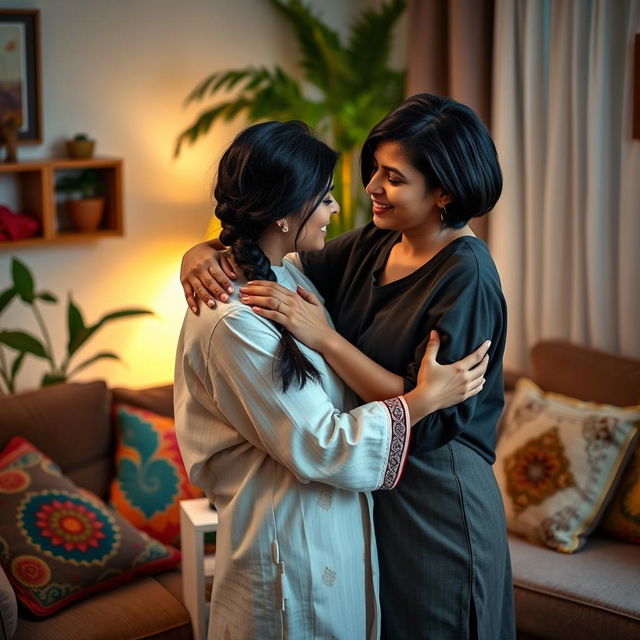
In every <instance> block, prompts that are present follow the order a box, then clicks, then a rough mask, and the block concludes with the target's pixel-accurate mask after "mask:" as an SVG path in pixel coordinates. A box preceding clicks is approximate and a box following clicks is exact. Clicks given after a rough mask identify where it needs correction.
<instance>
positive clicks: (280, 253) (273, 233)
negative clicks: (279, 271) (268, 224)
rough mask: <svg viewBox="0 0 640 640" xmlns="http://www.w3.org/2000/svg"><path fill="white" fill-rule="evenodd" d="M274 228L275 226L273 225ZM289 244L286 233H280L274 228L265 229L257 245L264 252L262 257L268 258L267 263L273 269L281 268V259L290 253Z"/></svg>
mask: <svg viewBox="0 0 640 640" xmlns="http://www.w3.org/2000/svg"><path fill="white" fill-rule="evenodd" d="M273 227H275V225H273ZM289 244H290V238H289V235H288V234H287V233H282V232H281V231H277V230H276V229H274V228H269V229H265V231H264V233H263V234H262V236H261V238H260V240H258V245H259V246H260V248H261V249H262V251H263V252H264V255H265V256H267V258H269V262H270V263H271V266H273V267H280V266H282V258H284V257H285V256H286V255H287V253H289V252H290V249H289V248H288V247H289Z"/></svg>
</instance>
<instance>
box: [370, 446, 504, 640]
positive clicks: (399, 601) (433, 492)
mask: <svg viewBox="0 0 640 640" xmlns="http://www.w3.org/2000/svg"><path fill="white" fill-rule="evenodd" d="M374 500H375V508H374V519H375V530H376V538H377V544H378V556H379V559H380V599H381V605H382V637H383V638H385V639H387V640H418V639H422V638H424V639H428V640H465V639H469V640H476V639H478V640H512V639H513V638H515V620H514V605H513V586H512V580H511V561H510V558H509V547H508V544H507V534H506V525H505V518H504V508H503V505H502V498H501V496H500V491H499V489H498V485H497V483H496V480H495V477H494V475H493V470H492V468H491V465H490V464H488V463H487V462H486V460H484V459H483V458H482V457H481V456H479V455H478V454H477V453H476V452H475V451H473V450H472V449H470V448H469V447H467V446H466V445H464V444H462V443H460V442H458V441H456V440H453V441H451V442H450V443H448V444H447V445H445V446H443V447H441V448H439V449H436V450H434V451H413V452H410V454H409V456H408V458H407V462H406V467H405V471H404V474H403V476H402V479H401V480H400V483H399V485H398V487H397V488H396V489H394V490H393V491H378V492H376V493H375V494H374Z"/></svg>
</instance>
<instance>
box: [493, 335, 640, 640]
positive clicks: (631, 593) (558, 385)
mask: <svg viewBox="0 0 640 640" xmlns="http://www.w3.org/2000/svg"><path fill="white" fill-rule="evenodd" d="M530 359H531V363H530V364H531V369H532V373H531V375H530V377H531V378H532V379H533V380H534V381H535V382H536V383H537V384H538V386H540V387H541V388H542V389H544V390H545V391H555V392H556V393H562V394H564V395H567V396H569V397H572V398H578V399H580V400H587V401H593V402H600V403H608V404H614V405H617V406H629V405H634V404H640V361H638V360H631V359H629V358H622V357H618V356H613V355H609V354H605V353H602V352H600V351H595V350H592V349H586V348H584V347H578V346H575V345H571V344H568V343H566V342H559V341H549V342H542V343H539V344H538V345H536V346H535V347H534V348H533V349H532V351H531V358H530ZM517 377H518V376H517V375H515V374H513V373H511V374H509V375H507V376H505V378H506V386H507V388H509V387H512V386H513V383H514V382H515V380H516V379H517ZM509 545H510V548H511V559H512V563H513V582H514V588H515V599H516V621H517V627H518V638H519V640H534V639H538V638H539V639H545V640H556V639H557V640H571V639H573V638H580V640H607V639H612V640H613V639H615V640H623V639H626V638H629V639H631V638H640V545H635V544H631V543H628V542H622V541H620V540H614V539H612V538H607V537H604V536H601V535H598V531H597V530H596V532H595V534H592V535H591V536H590V537H589V539H588V541H587V544H586V546H585V547H584V549H582V550H581V551H579V552H578V553H576V554H572V555H565V554H562V553H558V552H556V551H552V550H550V549H547V548H546V547H543V546H537V545H535V544H532V543H530V542H527V541H526V540H523V539H521V538H518V537H517V536H514V535H511V536H510V538H509Z"/></svg>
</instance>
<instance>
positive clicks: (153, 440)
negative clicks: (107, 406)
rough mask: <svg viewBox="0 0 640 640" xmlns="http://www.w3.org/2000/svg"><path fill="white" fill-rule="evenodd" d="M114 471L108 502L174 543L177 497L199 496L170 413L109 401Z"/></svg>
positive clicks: (177, 533)
mask: <svg viewBox="0 0 640 640" xmlns="http://www.w3.org/2000/svg"><path fill="white" fill-rule="evenodd" d="M113 415H114V422H115V425H116V441H117V445H116V475H115V477H114V479H113V482H112V483H111V498H110V503H111V506H112V507H113V508H115V509H116V510H117V511H118V512H119V513H120V514H121V515H123V516H124V517H125V518H127V520H129V522H131V524H133V525H134V526H135V527H137V528H138V529H140V530H141V531H145V532H146V533H148V534H149V535H150V536H153V537H154V538H156V539H157V540H160V541H161V542H165V543H167V544H172V545H178V544H179V543H180V506H179V501H180V500H187V499H189V498H200V497H202V491H201V490H200V489H197V488H196V487H194V486H193V485H192V484H191V483H190V482H189V478H188V476H187V472H186V470H185V468H184V463H183V462H182V456H181V455H180V449H179V448H178V441H177V439H176V432H175V425H174V421H173V418H169V417H165V416H161V415H158V414H157V413H153V412H151V411H147V410H146V409H140V408H138V407H134V406H132V405H130V404H125V403H122V402H115V403H114V405H113Z"/></svg>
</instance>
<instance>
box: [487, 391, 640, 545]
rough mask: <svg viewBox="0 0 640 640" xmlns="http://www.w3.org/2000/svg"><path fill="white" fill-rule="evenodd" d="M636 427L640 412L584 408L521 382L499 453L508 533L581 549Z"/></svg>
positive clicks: (588, 405)
mask: <svg viewBox="0 0 640 640" xmlns="http://www.w3.org/2000/svg"><path fill="white" fill-rule="evenodd" d="M638 427H640V406H635V407H627V408H619V407H613V406H610V405H598V404H595V403H586V402H580V401H577V400H573V399H571V398H567V397H566V396H561V395H559V394H552V393H545V392H543V391H542V390H541V389H540V388H539V387H537V386H536V385H535V384H534V383H533V382H531V381H530V380H527V379H522V380H520V381H519V382H518V384H517V385H516V390H515V393H514V397H513V399H512V400H511V403H510V406H509V411H508V413H507V415H506V417H505V420H504V424H503V426H502V431H501V435H500V440H499V442H498V446H497V449H496V465H495V473H496V478H497V480H498V484H499V485H500V489H501V491H502V497H503V500H504V502H505V510H506V514H507V525H508V527H509V529H510V530H511V531H513V532H515V533H520V534H522V535H525V536H528V537H530V538H536V539H538V540H540V541H542V542H543V543H544V544H546V545H547V546H549V547H551V548H553V549H556V550H557V551H562V552H565V553H572V552H574V551H577V550H578V549H580V548H581V546H582V545H583V544H584V543H585V541H586V536H587V535H588V534H589V533H590V532H591V531H592V529H593V528H594V527H595V525H596V524H597V522H598V521H599V519H600V517H601V515H602V513H603V512H604V508H605V506H606V502H607V499H608V497H609V496H610V495H611V492H612V490H613V488H615V486H616V481H617V479H619V477H620V475H621V472H622V469H623V464H624V462H625V460H626V458H627V457H628V455H630V454H631V452H632V451H633V448H632V447H633V443H634V438H635V436H636V435H637V433H638Z"/></svg>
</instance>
